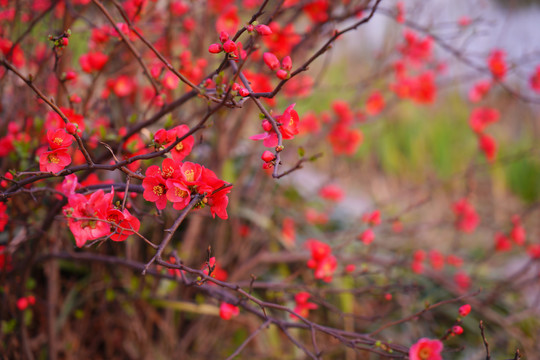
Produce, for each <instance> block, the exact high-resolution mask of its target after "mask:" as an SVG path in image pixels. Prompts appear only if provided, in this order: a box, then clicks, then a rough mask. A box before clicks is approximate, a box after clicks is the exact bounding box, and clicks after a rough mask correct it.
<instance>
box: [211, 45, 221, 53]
mask: <svg viewBox="0 0 540 360" xmlns="http://www.w3.org/2000/svg"><path fill="white" fill-rule="evenodd" d="M221 50H223V49H222V47H221V45H220V44H212V45H210V46H209V47H208V51H209V52H210V53H212V54H217V53H220V52H221Z"/></svg>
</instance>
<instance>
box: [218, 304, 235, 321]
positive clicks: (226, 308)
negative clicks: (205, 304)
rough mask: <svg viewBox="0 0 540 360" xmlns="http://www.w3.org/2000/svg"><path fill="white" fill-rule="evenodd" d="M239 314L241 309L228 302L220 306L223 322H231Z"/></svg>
mask: <svg viewBox="0 0 540 360" xmlns="http://www.w3.org/2000/svg"><path fill="white" fill-rule="evenodd" d="M239 313H240V309H239V308H238V306H234V305H231V304H228V303H226V302H222V303H221V305H220V306H219V316H220V317H221V318H222V319H223V320H230V319H231V318H233V317H236V316H238V314H239Z"/></svg>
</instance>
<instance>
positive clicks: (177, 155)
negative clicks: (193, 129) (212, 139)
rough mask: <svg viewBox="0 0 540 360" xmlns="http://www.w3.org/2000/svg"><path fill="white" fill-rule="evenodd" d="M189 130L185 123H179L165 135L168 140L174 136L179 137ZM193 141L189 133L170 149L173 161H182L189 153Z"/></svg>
mask: <svg viewBox="0 0 540 360" xmlns="http://www.w3.org/2000/svg"><path fill="white" fill-rule="evenodd" d="M188 132H189V127H188V126H187V125H179V126H177V127H175V128H173V129H171V130H169V131H168V132H167V137H168V140H169V141H170V142H173V141H174V140H176V138H181V137H182V136H184V135H185V134H187V133H188ZM194 143H195V138H194V137H193V136H192V135H190V136H188V137H187V138H185V139H184V140H182V141H180V142H179V143H178V144H176V146H175V147H174V148H173V149H172V150H171V155H172V158H173V159H174V161H177V162H178V161H182V160H184V158H185V157H186V156H188V155H189V154H190V153H191V149H193V144H194Z"/></svg>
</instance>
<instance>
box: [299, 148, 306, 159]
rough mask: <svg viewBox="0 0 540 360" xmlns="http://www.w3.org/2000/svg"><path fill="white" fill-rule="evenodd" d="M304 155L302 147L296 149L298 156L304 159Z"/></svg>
mask: <svg viewBox="0 0 540 360" xmlns="http://www.w3.org/2000/svg"><path fill="white" fill-rule="evenodd" d="M305 154H306V151H305V150H304V148H303V147H301V146H300V147H299V148H298V156H300V157H304V155H305Z"/></svg>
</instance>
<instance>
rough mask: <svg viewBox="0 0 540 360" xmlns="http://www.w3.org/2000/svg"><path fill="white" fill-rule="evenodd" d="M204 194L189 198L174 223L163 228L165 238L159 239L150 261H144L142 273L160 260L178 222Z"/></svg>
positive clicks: (181, 220)
mask: <svg viewBox="0 0 540 360" xmlns="http://www.w3.org/2000/svg"><path fill="white" fill-rule="evenodd" d="M204 196H205V195H203V194H197V195H195V196H194V197H193V199H191V201H190V202H189V204H188V205H187V206H186V207H185V208H184V209H183V210H182V212H181V213H180V215H179V216H178V218H177V219H176V221H175V222H174V224H173V225H172V226H171V227H170V228H168V229H166V230H165V232H166V233H167V235H166V236H165V238H164V239H163V240H162V241H161V243H160V244H159V247H158V248H157V251H156V254H155V255H154V256H153V257H152V259H150V261H149V262H148V263H146V265H145V266H144V269H143V271H142V274H143V275H145V274H146V271H147V270H148V268H149V267H150V265H152V264H153V263H154V262H155V261H156V260H161V254H162V253H163V250H165V247H166V246H167V245H168V244H169V242H170V241H171V239H172V237H173V235H174V233H175V232H176V230H177V229H178V227H179V226H180V224H181V223H182V222H183V221H184V219H185V218H186V216H187V214H188V213H189V212H190V211H191V209H193V208H194V207H195V205H197V204H198V203H199V201H201V200H202V198H203V197H204Z"/></svg>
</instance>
